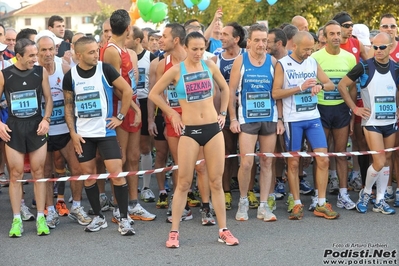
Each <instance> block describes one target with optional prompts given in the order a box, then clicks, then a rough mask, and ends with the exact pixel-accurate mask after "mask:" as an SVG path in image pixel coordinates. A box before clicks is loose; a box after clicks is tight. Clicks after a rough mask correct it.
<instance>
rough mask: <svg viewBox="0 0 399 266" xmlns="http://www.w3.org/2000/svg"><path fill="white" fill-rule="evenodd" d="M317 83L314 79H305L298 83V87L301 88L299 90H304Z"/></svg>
mask: <svg viewBox="0 0 399 266" xmlns="http://www.w3.org/2000/svg"><path fill="white" fill-rule="evenodd" d="M316 83H317V80H316V79H307V80H305V82H303V83H302V84H300V86H299V88H300V89H301V91H304V90H306V89H308V88H311V89H312V88H313V86H315V85H316Z"/></svg>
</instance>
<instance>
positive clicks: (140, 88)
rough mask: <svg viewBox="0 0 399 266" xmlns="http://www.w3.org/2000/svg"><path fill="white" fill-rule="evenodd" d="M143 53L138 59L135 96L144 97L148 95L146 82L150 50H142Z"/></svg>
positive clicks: (147, 80) (148, 71)
mask: <svg viewBox="0 0 399 266" xmlns="http://www.w3.org/2000/svg"><path fill="white" fill-rule="evenodd" d="M143 52H144V55H143V57H142V58H141V59H140V60H139V61H138V67H139V80H138V82H137V98H138V99H145V98H147V97H148V83H149V73H150V63H151V58H150V55H151V52H150V51H146V50H143Z"/></svg>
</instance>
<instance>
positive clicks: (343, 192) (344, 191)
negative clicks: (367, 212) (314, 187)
mask: <svg viewBox="0 0 399 266" xmlns="http://www.w3.org/2000/svg"><path fill="white" fill-rule="evenodd" d="M346 193H348V189H347V188H346V187H340V188H339V194H341V196H343V195H345V194H346Z"/></svg>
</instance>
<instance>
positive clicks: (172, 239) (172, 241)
mask: <svg viewBox="0 0 399 266" xmlns="http://www.w3.org/2000/svg"><path fill="white" fill-rule="evenodd" d="M166 247H167V248H178V247H179V232H176V231H171V232H169V239H168V241H166Z"/></svg>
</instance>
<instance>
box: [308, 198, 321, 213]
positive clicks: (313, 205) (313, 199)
mask: <svg viewBox="0 0 399 266" xmlns="http://www.w3.org/2000/svg"><path fill="white" fill-rule="evenodd" d="M311 198H312V203H310V206H309V211H311V212H312V211H314V210H315V209H316V206H317V203H318V202H319V199H318V197H317V195H315V196H311Z"/></svg>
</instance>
